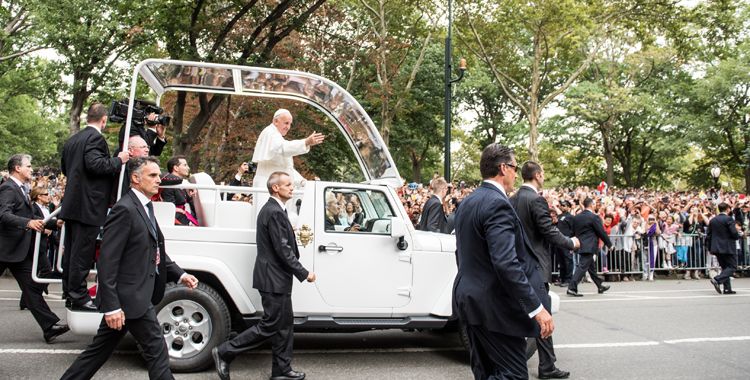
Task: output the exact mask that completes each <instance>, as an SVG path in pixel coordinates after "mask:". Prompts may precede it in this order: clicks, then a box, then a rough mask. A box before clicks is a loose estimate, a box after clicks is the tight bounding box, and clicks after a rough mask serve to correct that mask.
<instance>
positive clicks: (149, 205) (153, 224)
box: [146, 202, 161, 273]
mask: <svg viewBox="0 0 750 380" xmlns="http://www.w3.org/2000/svg"><path fill="white" fill-rule="evenodd" d="M146 207H147V208H148V219H149V221H150V222H151V228H152V229H153V231H154V235H157V236H158V235H159V233H158V232H157V230H156V216H155V215H154V203H153V202H148V203H146ZM160 256H161V252H159V250H157V251H156V273H159V263H160V262H161V257H160Z"/></svg>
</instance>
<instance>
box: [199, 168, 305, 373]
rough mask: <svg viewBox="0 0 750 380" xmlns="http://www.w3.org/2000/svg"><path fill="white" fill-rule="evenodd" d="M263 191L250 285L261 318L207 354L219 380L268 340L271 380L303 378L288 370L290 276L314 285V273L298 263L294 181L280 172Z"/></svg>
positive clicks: (290, 365)
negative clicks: (290, 212)
mask: <svg viewBox="0 0 750 380" xmlns="http://www.w3.org/2000/svg"><path fill="white" fill-rule="evenodd" d="M266 187H267V188H268V192H269V193H270V194H271V198H270V199H269V200H268V202H266V204H265V205H264V206H263V208H262V209H261V210H260V213H258V223H257V235H256V243H257V245H258V254H257V257H256V258H255V268H254V269H253V287H254V288H255V289H258V291H259V292H260V298H261V302H262V303H263V319H261V321H260V322H259V323H258V324H257V325H255V326H252V327H250V328H249V329H247V330H245V331H243V332H242V333H240V334H239V335H237V336H236V337H235V338H234V339H232V340H229V341H227V342H224V343H222V344H220V345H218V346H217V347H214V349H213V350H212V351H211V354H212V355H213V358H214V362H215V364H216V371H217V372H218V374H219V378H221V379H222V380H226V379H229V364H230V363H231V362H232V360H234V358H236V357H237V355H239V354H241V353H242V352H245V351H248V350H251V349H253V348H256V347H258V346H260V345H261V344H263V343H264V342H266V341H268V340H270V341H271V350H272V351H273V366H272V370H271V380H302V379H304V378H305V374H304V372H298V371H295V370H293V369H292V345H293V343H294V336H293V324H294V312H293V310H292V276H294V277H296V278H297V279H298V280H299V281H300V282H302V281H304V280H305V279H307V281H308V282H314V281H315V273H313V272H308V270H307V269H305V268H304V267H303V266H302V264H300V262H299V249H298V248H297V238H296V236H295V234H294V230H293V229H292V225H291V223H290V222H289V217H288V216H287V213H286V207H285V206H284V205H285V204H286V202H287V201H288V200H290V199H292V191H294V184H293V183H292V178H291V177H290V176H289V175H288V174H286V173H284V172H273V173H272V174H271V175H270V176H269V177H268V181H267V182H266Z"/></svg>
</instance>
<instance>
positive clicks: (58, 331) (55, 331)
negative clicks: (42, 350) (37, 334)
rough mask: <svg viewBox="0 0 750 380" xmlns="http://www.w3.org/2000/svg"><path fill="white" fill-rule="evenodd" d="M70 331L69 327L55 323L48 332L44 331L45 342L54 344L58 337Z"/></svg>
mask: <svg viewBox="0 0 750 380" xmlns="http://www.w3.org/2000/svg"><path fill="white" fill-rule="evenodd" d="M68 331H70V327H68V325H64V324H61V323H59V322H58V323H55V324H54V325H52V326H51V327H50V328H48V329H47V330H46V331H44V341H45V342H47V343H48V344H49V343H52V341H54V340H55V338H57V337H58V336H60V335H62V334H65V333H66V332H68Z"/></svg>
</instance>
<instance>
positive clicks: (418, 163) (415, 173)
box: [411, 154, 422, 183]
mask: <svg viewBox="0 0 750 380" xmlns="http://www.w3.org/2000/svg"><path fill="white" fill-rule="evenodd" d="M411 173H412V175H411V178H412V181H413V182H416V183H421V182H422V160H421V159H419V158H417V157H416V156H415V155H414V154H412V155H411Z"/></svg>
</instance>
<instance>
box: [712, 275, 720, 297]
mask: <svg viewBox="0 0 750 380" xmlns="http://www.w3.org/2000/svg"><path fill="white" fill-rule="evenodd" d="M711 285H713V286H714V289H716V293H719V294H721V287H720V286H719V283H718V282H716V280H714V279H713V278H712V279H711Z"/></svg>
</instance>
